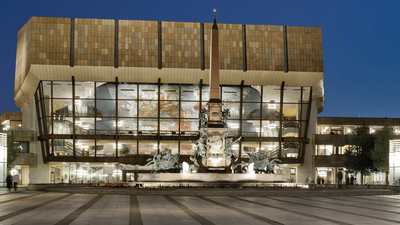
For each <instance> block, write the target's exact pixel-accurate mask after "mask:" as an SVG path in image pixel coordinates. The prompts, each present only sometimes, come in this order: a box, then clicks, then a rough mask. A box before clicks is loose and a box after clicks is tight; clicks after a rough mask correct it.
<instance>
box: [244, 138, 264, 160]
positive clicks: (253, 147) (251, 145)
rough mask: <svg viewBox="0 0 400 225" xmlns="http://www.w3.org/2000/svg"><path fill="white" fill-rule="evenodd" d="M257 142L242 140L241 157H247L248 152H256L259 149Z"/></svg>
mask: <svg viewBox="0 0 400 225" xmlns="http://www.w3.org/2000/svg"><path fill="white" fill-rule="evenodd" d="M259 147H260V146H259V143H258V142H250V141H243V142H242V158H249V155H248V153H253V154H257V152H258V150H259Z"/></svg>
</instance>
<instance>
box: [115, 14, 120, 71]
mask: <svg viewBox="0 0 400 225" xmlns="http://www.w3.org/2000/svg"><path fill="white" fill-rule="evenodd" d="M114 30H115V35H114V67H115V68H118V31H119V28H118V20H115V25H114Z"/></svg>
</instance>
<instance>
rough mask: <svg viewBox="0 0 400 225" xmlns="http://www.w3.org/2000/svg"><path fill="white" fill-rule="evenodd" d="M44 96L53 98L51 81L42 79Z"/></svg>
mask: <svg viewBox="0 0 400 225" xmlns="http://www.w3.org/2000/svg"><path fill="white" fill-rule="evenodd" d="M42 85H43V98H51V81H42Z"/></svg>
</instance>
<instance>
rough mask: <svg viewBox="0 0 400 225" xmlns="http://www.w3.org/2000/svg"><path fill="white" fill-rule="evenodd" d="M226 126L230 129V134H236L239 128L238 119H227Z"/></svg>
mask: <svg viewBox="0 0 400 225" xmlns="http://www.w3.org/2000/svg"><path fill="white" fill-rule="evenodd" d="M227 124H228V127H229V128H230V129H231V132H232V135H234V136H238V135H239V129H240V120H228V121H227Z"/></svg>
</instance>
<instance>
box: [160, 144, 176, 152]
mask: <svg viewBox="0 0 400 225" xmlns="http://www.w3.org/2000/svg"><path fill="white" fill-rule="evenodd" d="M164 149H170V150H171V153H172V154H176V153H178V141H160V151H162V150H164Z"/></svg>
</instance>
